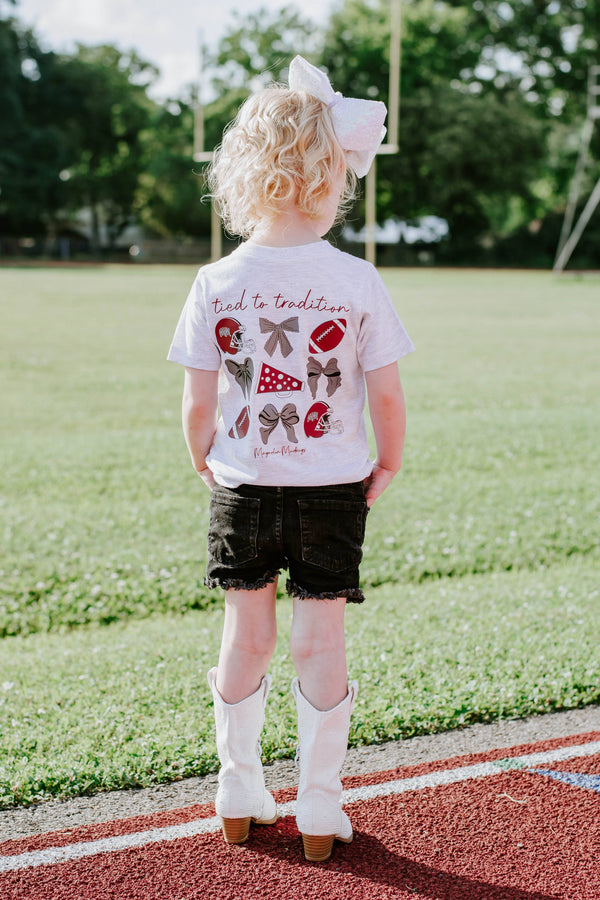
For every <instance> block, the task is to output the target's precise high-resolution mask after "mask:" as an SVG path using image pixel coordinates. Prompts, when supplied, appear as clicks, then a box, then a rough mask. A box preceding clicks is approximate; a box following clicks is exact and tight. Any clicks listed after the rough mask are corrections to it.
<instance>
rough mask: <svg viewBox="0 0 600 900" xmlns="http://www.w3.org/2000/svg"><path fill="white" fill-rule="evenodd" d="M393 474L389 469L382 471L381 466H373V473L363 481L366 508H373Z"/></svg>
mask: <svg viewBox="0 0 600 900" xmlns="http://www.w3.org/2000/svg"><path fill="white" fill-rule="evenodd" d="M395 474H396V473H395V472H393V471H392V470H391V469H384V468H383V466H379V465H378V464H377V463H375V464H374V465H373V471H372V472H371V474H370V475H369V477H368V478H367V479H365V484H366V486H367V506H368V507H371V506H373V504H374V503H375V501H376V500H377V498H378V497H379V496H380V494H383V492H384V491H385V489H386V487H387V486H388V485H389V483H390V482H391V480H392V478H393V477H394V475H395Z"/></svg>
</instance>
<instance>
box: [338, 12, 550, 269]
mask: <svg viewBox="0 0 600 900" xmlns="http://www.w3.org/2000/svg"><path fill="white" fill-rule="evenodd" d="M475 24H476V23H475ZM476 37H477V30H475V32H474V31H473V16H472V12H471V8H470V6H469V5H466V4H460V5H458V4H448V3H440V2H433V0H415V2H413V3H411V4H410V5H406V7H405V15H404V34H403V41H402V55H403V69H402V101H401V116H400V152H399V154H398V155H397V156H389V157H380V159H379V161H378V176H379V177H378V183H379V196H378V209H379V218H380V220H382V221H384V220H385V219H387V218H389V217H392V216H398V217H401V218H406V219H412V218H416V217H419V216H422V215H425V214H430V215H431V214H434V215H438V216H441V217H442V218H445V219H446V220H447V221H448V222H449V225H450V231H451V237H452V247H453V252H454V253H455V254H456V253H457V252H459V250H460V245H461V244H462V245H464V246H466V247H468V248H470V249H471V250H472V248H473V244H474V242H476V241H481V240H482V239H484V238H487V236H489V235H490V234H495V235H498V234H499V233H501V232H502V231H503V230H504V228H505V226H506V224H507V221H508V219H509V218H510V217H513V218H514V215H515V208H514V204H511V198H518V205H519V208H520V209H521V211H522V215H523V216H529V215H531V214H532V210H534V209H535V208H536V198H535V195H534V194H533V191H532V188H531V183H532V180H533V178H534V175H535V172H536V168H537V167H538V165H539V159H540V157H541V156H542V155H543V153H544V140H545V134H544V128H543V126H542V125H541V124H540V122H539V120H538V118H537V117H536V115H535V112H534V110H532V109H531V108H530V107H529V105H528V104H527V101H526V100H525V98H524V97H523V96H522V95H521V94H520V93H519V91H518V90H517V89H515V88H513V89H512V90H510V91H508V90H507V91H505V92H504V93H503V94H502V95H501V96H500V95H496V94H493V93H491V92H489V93H488V92H485V91H483V90H481V89H480V88H479V87H478V86H477V85H475V84H474V82H473V81H472V80H471V79H470V78H469V74H468V73H473V72H475V71H476V70H477V68H478V65H479V60H480V55H481V45H480V43H479V42H478V40H477V39H476ZM389 41H390V23H389V5H388V4H387V3H386V2H384V0H376V2H365V0H346V2H345V3H344V5H343V6H342V7H340V8H339V9H338V11H337V12H336V13H334V15H333V16H332V18H331V22H330V26H329V28H328V30H327V33H326V37H325V47H324V50H323V57H322V59H323V62H324V63H325V65H326V67H327V69H328V70H329V74H330V77H331V79H332V81H333V83H334V86H335V87H336V88H337V89H340V90H341V91H342V92H343V93H344V94H348V95H350V96H363V97H364V96H372V97H374V98H377V99H382V100H384V101H387V92H388V72H389V62H388V56H389V49H388V48H389ZM503 211H504V212H503Z"/></svg>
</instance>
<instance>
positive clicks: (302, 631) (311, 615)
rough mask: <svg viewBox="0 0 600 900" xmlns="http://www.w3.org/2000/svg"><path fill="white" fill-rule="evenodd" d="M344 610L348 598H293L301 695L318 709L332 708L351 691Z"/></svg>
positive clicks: (292, 640) (294, 650) (294, 649)
mask: <svg viewBox="0 0 600 900" xmlns="http://www.w3.org/2000/svg"><path fill="white" fill-rule="evenodd" d="M345 609H346V598H345V597H337V598H336V599H335V600H311V599H305V600H300V599H299V598H298V597H295V598H294V613H293V620H292V631H291V636H290V649H291V653H292V659H293V661H294V665H295V667H296V671H297V673H298V678H299V680H300V685H301V688H302V694H303V695H304V697H305V698H306V699H307V700H308V701H309V703H311V704H312V706H314V707H315V709H318V710H327V709H333V707H334V706H337V704H338V703H340V701H341V700H343V699H344V697H345V696H346V695H347V693H348V670H347V667H346V640H345V635H344V613H345Z"/></svg>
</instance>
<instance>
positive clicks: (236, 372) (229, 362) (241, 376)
mask: <svg viewBox="0 0 600 900" xmlns="http://www.w3.org/2000/svg"><path fill="white" fill-rule="evenodd" d="M225 365H226V366H227V368H228V369H229V371H230V372H231V374H232V375H233V377H234V378H235V380H236V382H237V383H238V384H239V386H240V387H241V389H242V394H243V395H244V397H247V398H248V399H250V391H251V389H252V379H253V378H254V363H253V362H252V360H251V359H250V357H249V356H247V357H246V359H245V360H244V362H243V363H236V362H235V361H234V360H233V359H226V360H225Z"/></svg>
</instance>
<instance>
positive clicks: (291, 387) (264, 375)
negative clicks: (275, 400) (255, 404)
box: [256, 363, 304, 394]
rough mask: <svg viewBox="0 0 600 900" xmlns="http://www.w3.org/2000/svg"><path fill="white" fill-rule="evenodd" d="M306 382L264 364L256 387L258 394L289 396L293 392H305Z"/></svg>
mask: <svg viewBox="0 0 600 900" xmlns="http://www.w3.org/2000/svg"><path fill="white" fill-rule="evenodd" d="M303 390H304V382H302V381H301V380H300V379H299V378H295V377H294V376H293V375H287V374H286V373H285V372H280V371H279V369H276V368H275V367H274V366H268V365H267V364H266V363H263V364H262V365H261V367H260V375H259V377H258V384H257V386H256V393H257V394H288V393H290V392H291V391H303Z"/></svg>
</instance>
